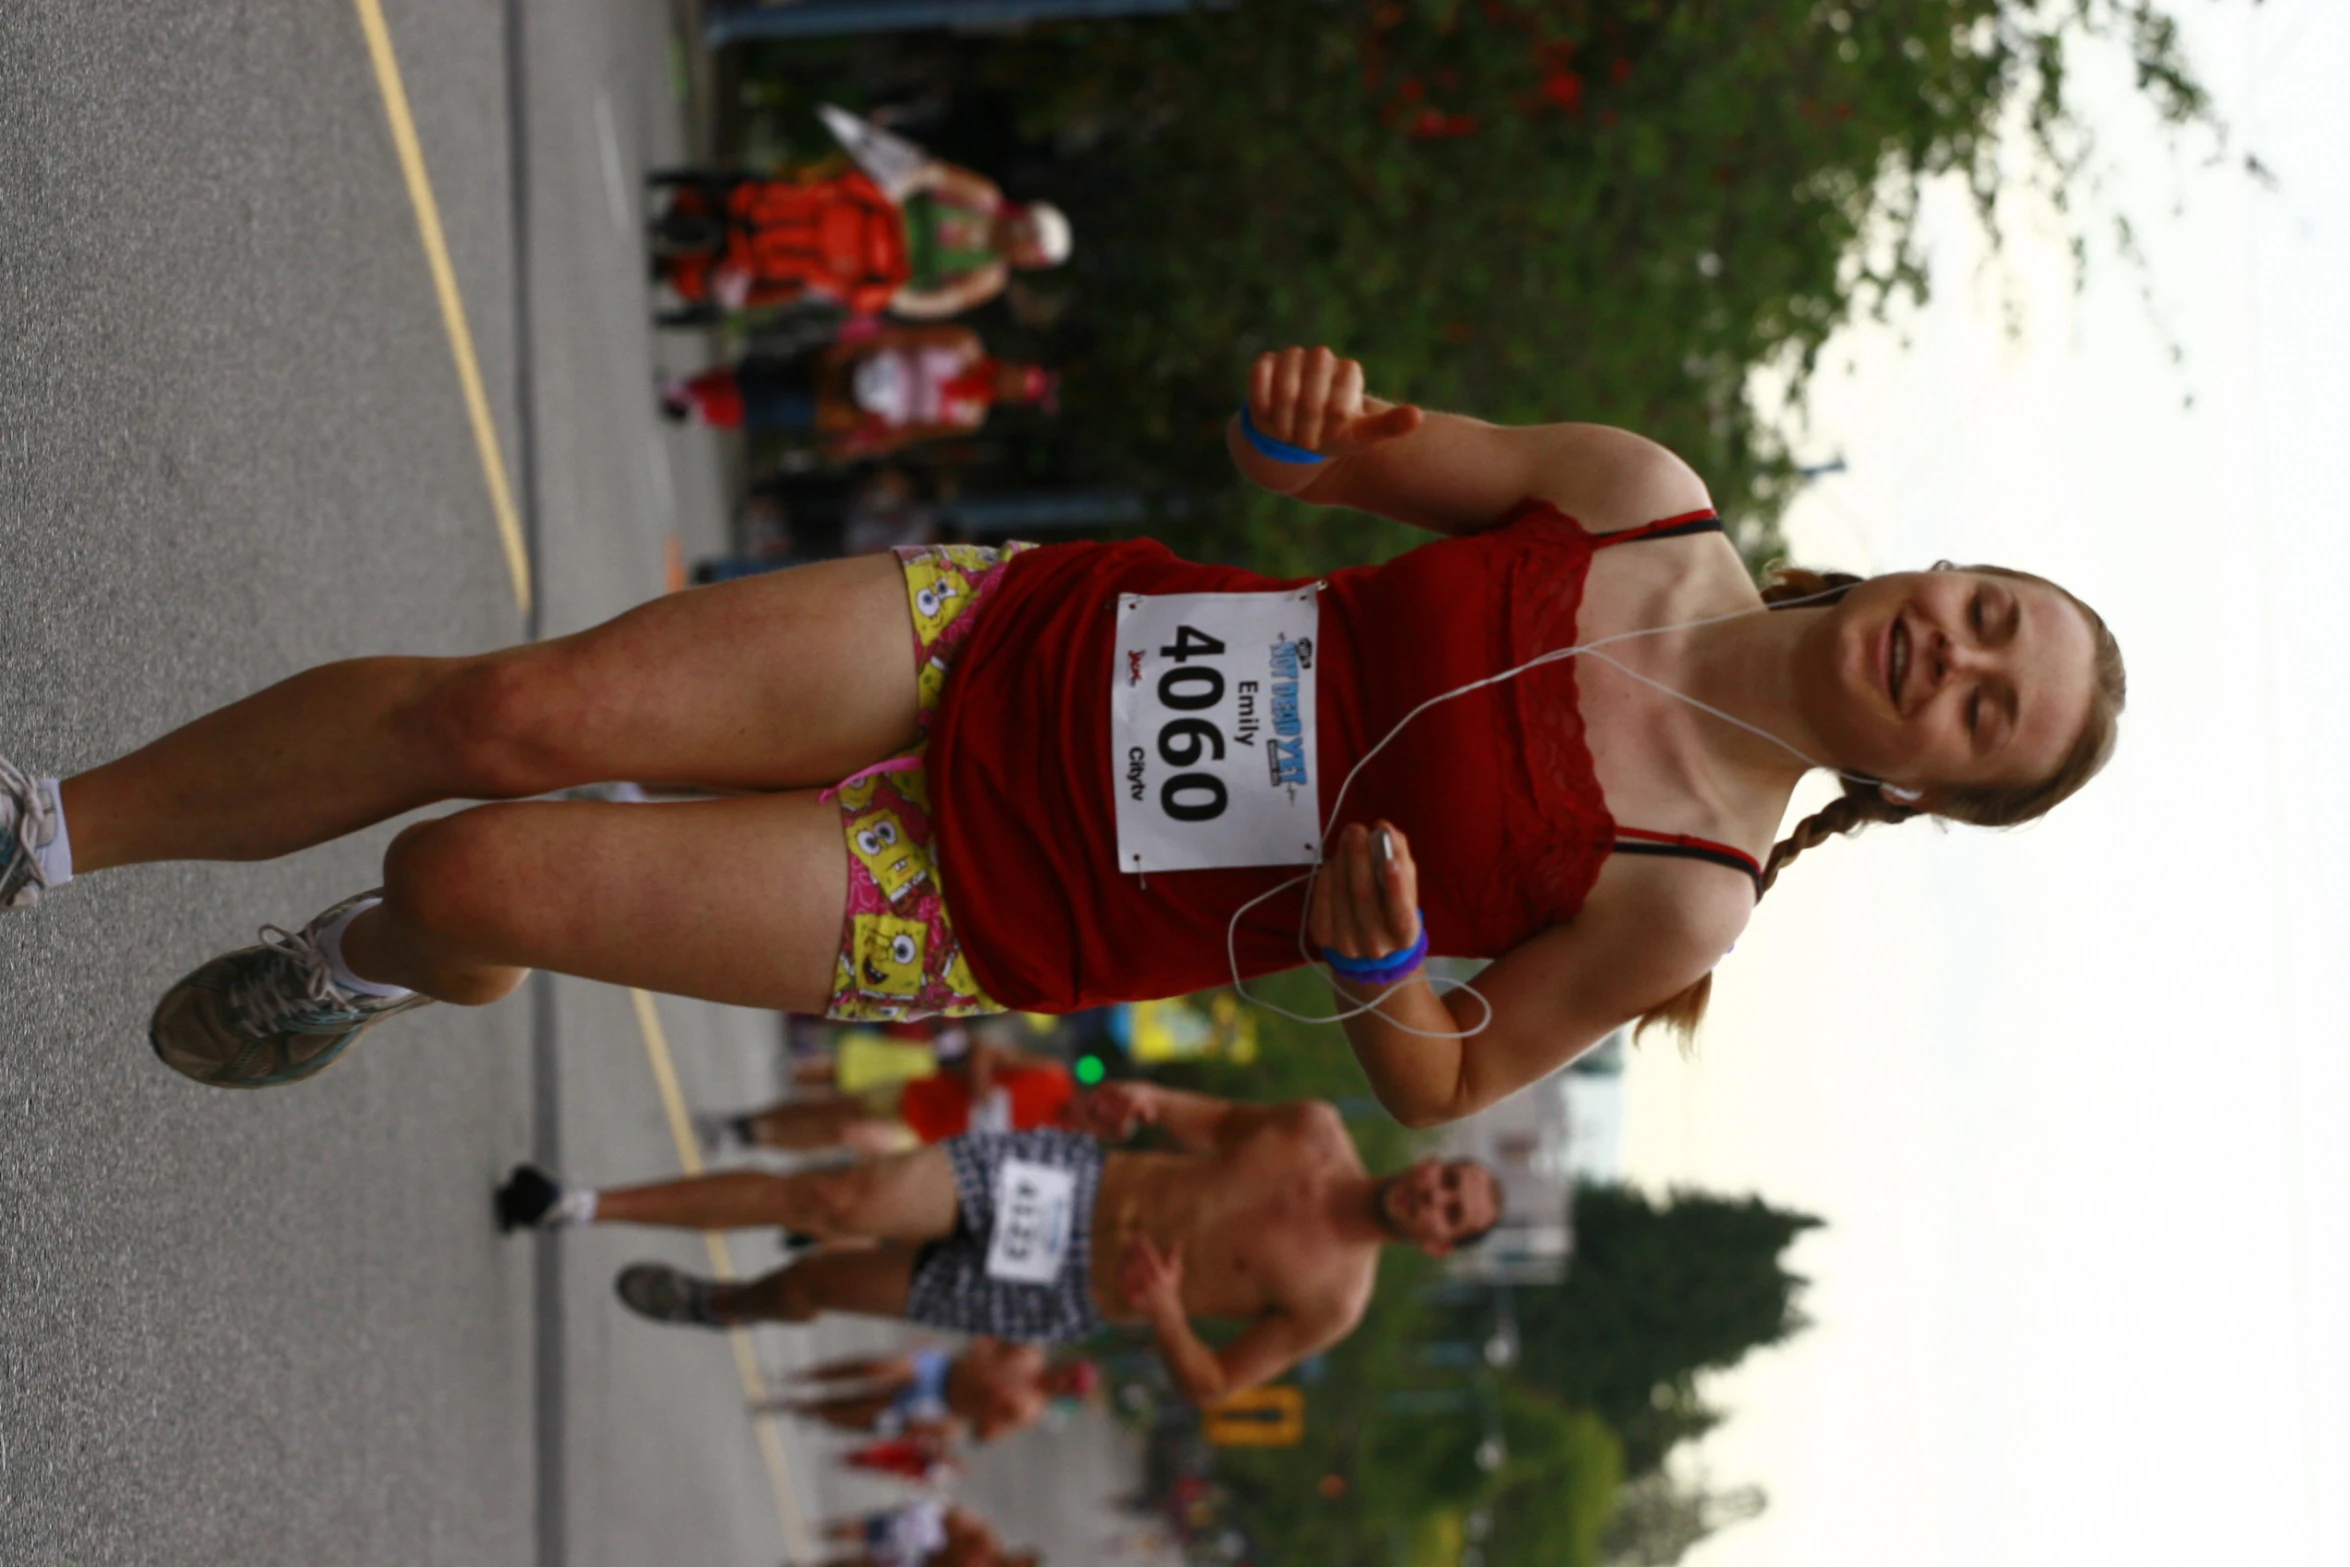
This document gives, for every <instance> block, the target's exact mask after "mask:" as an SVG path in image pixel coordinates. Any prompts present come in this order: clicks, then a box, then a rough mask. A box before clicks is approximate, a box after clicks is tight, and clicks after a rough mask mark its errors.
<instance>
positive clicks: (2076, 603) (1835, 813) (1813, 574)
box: [1635, 560, 2129, 1044]
mask: <svg viewBox="0 0 2350 1567" xmlns="http://www.w3.org/2000/svg"><path fill="white" fill-rule="evenodd" d="M1934 569H1935V570H1936V571H1974V572H1981V573H1983V574H1985V575H1988V576H1994V577H2006V578H2008V579H2010V580H2011V581H2018V582H2037V583H2039V584H2041V585H2042V586H2044V587H2048V588H2053V589H2055V591H2056V592H2058V593H2060V594H2063V595H2064V598H2065V600H2066V602H2068V603H2070V604H2071V605H2072V606H2073V608H2075V609H2077V610H2079V611H2080V612H2081V618H2082V619H2083V620H2085V621H2087V622H2088V623H2089V636H2090V641H2091V645H2092V647H2093V648H2094V653H2093V655H2092V656H2093V668H2092V671H2091V673H2092V677H2093V679H2092V685H2091V689H2090V693H2089V718H2088V722H2086V723H2085V724H2083V725H2082V726H2081V733H2080V737H2079V738H2078V739H2076V740H2075V741H2074V742H2073V744H2072V748H2071V749H2070V750H2069V751H2067V752H2066V753H2065V756H2064V760H2063V761H2061V762H2059V763H2058V764H2057V767H2056V770H2055V771H2054V772H2053V773H2051V774H2049V775H2048V776H2047V777H2046V778H2041V779H2036V780H2034V781H2033V782H2031V783H2026V784H1982V785H1976V786H1974V787H1971V788H1955V789H1937V790H1936V791H1935V803H1934V808H1933V811H1932V812H1931V814H1933V815H1936V816H1941V817H1946V818H1948V819H1949V820H1951V821H1958V822H1965V823H1968V824H1969V825H1971V826H1976V827H2014V826H2019V825H2021V824H2022V823H2024V822H2028V821H2033V820H2035V819H2037V818H2039V817H2041V816H2044V815H2046V814H2047V813H2048V812H2049V811H2051V810H2053V809H2055V808H2056V807H2057V806H2058V805H2060V804H2062V803H2063V802H2064V801H2065V800H2066V799H2068V798H2070V797H2071V796H2072V795H2073V794H2074V793H2075V792H2077V791H2078V790H2079V789H2080V787H2081V786H2082V785H2083V784H2085V783H2087V782H2088V781H2089V780H2090V779H2092V778H2094V777H2096V776H2097V774H2098V773H2099V772H2100V771H2101V770H2102V769H2103V768H2104V766H2105V764H2106V762H2107V761H2108V760H2109V759H2110V758H2111V757H2112V756H2113V745H2114V739H2115V736H2116V732H2117V730H2118V727H2119V720H2120V718H2121V712H2122V708H2123V706H2124V705H2125V704H2126V703H2127V702H2128V701H2129V677H2128V674H2127V672H2126V671H2125V670H2124V668H2123V666H2122V650H2121V644H2120V643H2119V642H2117V641H2115V640H2114V635H2113V632H2112V631H2110V630H2109V629H2107V627H2106V624H2105V621H2104V619H2103V618H2102V617H2100V616H2099V615H2098V613H2097V611H2095V610H2093V609H2091V608H2090V607H2089V606H2088V605H2086V604H2084V603H2082V602H2081V601H2080V600H2079V599H2078V598H2075V597H2074V596H2073V595H2072V594H2071V593H2069V592H2067V591H2066V590H2065V589H2064V588H2062V587H2058V586H2057V584H2055V583H2053V582H2050V581H2049V580H2048V579H2047V578H2046V577H2036V576H2034V575H2032V574H2031V573H2030V572H2028V571H2014V570H2011V569H2009V568H2008V567H2005V566H1963V567H1962V566H1954V565H1952V564H1951V563H1950V562H1949V561H1946V560H1941V561H1936V562H1935V563H1934ZM1860 581H1861V579H1860V578H1858V577H1856V576H1854V575H1852V574H1851V573H1850V572H1843V571H1826V572H1822V571H1807V570H1805V569H1803V568H1802V567H1800V566H1782V567H1781V568H1779V570H1778V572H1777V573H1776V574H1775V576H1774V578H1773V580H1772V581H1771V582H1770V584H1769V585H1768V586H1766V587H1765V588H1764V589H1763V590H1762V599H1763V602H1764V603H1765V604H1767V605H1770V606H1772V607H1773V608H1777V607H1779V606H1780V605H1784V604H1789V603H1792V602H1794V601H1796V600H1801V601H1803V602H1805V603H1808V604H1834V603H1837V602H1839V601H1840V600H1841V599H1842V598H1843V597H1844V595H1845V594H1846V593H1848V592H1850V591H1851V590H1852V589H1853V588H1855V587H1857V586H1858V585H1859V584H1860ZM1823 595H1832V596H1823ZM1927 814H1929V813H1928V812H1927V811H1926V810H1925V809H1923V808H1922V807H1920V806H1917V805H1904V804H1902V803H1900V802H1898V801H1896V800H1892V799H1890V798H1888V797H1887V796H1886V795H1885V793H1884V791H1883V790H1882V789H1881V788H1880V787H1879V786H1878V785H1877V784H1874V783H1868V782H1863V781H1862V780H1860V779H1857V778H1849V777H1848V778H1846V779H1845V780H1844V792H1843V793H1842V794H1840V795H1838V796H1837V797H1836V798H1835V799H1833V800H1830V801H1829V802H1828V803H1827V804H1826V805H1825V806H1823V807H1821V808H1820V809H1819V810H1816V811H1814V812H1812V813H1811V815H1809V816H1806V817H1805V818H1804V819H1803V820H1802V821H1800V822H1797V823H1796V824H1795V827H1794V830H1793V831H1791V832H1789V833H1788V834H1787V836H1786V837H1784V838H1782V839H1780V840H1779V841H1778V842H1777V843H1775V844H1773V845H1771V854H1770V858H1769V859H1767V860H1765V861H1764V862H1763V873H1762V885H1761V887H1760V889H1759V890H1758V892H1757V896H1758V897H1759V896H1760V895H1761V893H1765V892H1769V891H1770V890H1771V885H1772V883H1774V882H1776V881H1777V880H1778V879H1779V872H1780V871H1782V870H1784V869H1785V868H1786V867H1787V865H1788V864H1789V863H1790V862H1791V861H1793V860H1794V858H1795V857H1796V856H1797V855H1799V854H1801V853H1803V851H1804V850H1806V849H1816V848H1818V847H1819V846H1820V845H1821V844H1823V843H1825V842H1827V841H1828V840H1829V839H1830V838H1841V837H1843V836H1844V835H1845V834H1847V833H1855V832H1858V831H1860V830H1861V829H1862V828H1863V827H1867V826H1869V825H1871V824H1872V823H1878V822H1883V823H1888V824H1891V823H1899V822H1906V821H1908V820H1909V819H1910V818H1911V817H1913V816H1924V815H1927ZM1713 985H1714V977H1713V974H1712V972H1711V971H1710V970H1709V971H1707V972H1706V973H1705V974H1703V975H1701V976H1699V978H1698V980H1697V982H1696V983H1695V984H1693V985H1691V986H1689V987H1688V988H1687V989H1685V990H1683V991H1681V992H1680V993H1679V994H1678V995H1676V996H1674V997H1672V998H1671V999H1670V1000H1667V1001H1665V1002H1663V1003H1662V1004H1661V1005H1658V1006H1654V1007H1651V1008H1649V1009H1648V1010H1647V1011H1646V1012H1643V1013H1641V1014H1640V1018H1639V1023H1638V1027H1637V1029H1636V1030H1635V1033H1636V1035H1637V1034H1645V1033H1646V1032H1648V1030H1649V1029H1651V1028H1653V1027H1656V1026H1658V1025H1660V1024H1661V1025H1663V1026H1664V1027H1665V1028H1667V1029H1669V1030H1671V1031H1672V1032H1673V1033H1676V1034H1679V1035H1680V1036H1681V1038H1682V1041H1683V1043H1684V1044H1686V1043H1687V1041H1688V1040H1689V1038H1690V1036H1691V1035H1693V1034H1694V1033H1695V1032H1696V1030H1697V1025H1698V1023H1699V1022H1700V1021H1701V1020H1702V1019H1703V1018H1704V1017H1705V1009H1706V1003H1707V1002H1708V1001H1710V1000H1711V999H1712V998H1713Z"/></svg>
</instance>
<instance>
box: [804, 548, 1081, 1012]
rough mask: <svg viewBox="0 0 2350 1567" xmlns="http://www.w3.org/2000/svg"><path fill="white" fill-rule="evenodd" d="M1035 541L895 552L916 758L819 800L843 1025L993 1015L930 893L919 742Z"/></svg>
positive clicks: (833, 1007)
mask: <svg viewBox="0 0 2350 1567" xmlns="http://www.w3.org/2000/svg"><path fill="white" fill-rule="evenodd" d="M1035 547H1036V546H1035V545H1033V544H1021V543H1018V542H1014V543H1010V544H1006V545H1005V546H1004V547H1003V548H1001V549H988V548H984V547H982V546H980V545H976V544H929V545H920V546H909V547H908V548H905V549H901V550H899V551H898V565H899V568H900V569H901V570H902V571H904V573H905V577H906V604H907V607H908V608H909V609H911V610H912V611H913V615H914V667H915V670H916V671H917V673H916V676H915V694H916V702H917V713H916V722H917V725H918V726H919V733H920V735H921V739H920V740H919V741H917V742H916V744H915V747H914V749H913V750H911V751H909V752H907V753H906V754H905V755H903V756H897V757H892V758H891V759H890V760H888V761H886V762H882V763H879V764H877V765H876V766H873V767H868V768H866V769H865V770H864V771H862V772H860V773H857V774H855V775H854V776H852V777H851V778H849V779H848V780H847V781H846V782H845V783H842V784H840V785H838V786H837V787H835V788H832V789H828V790H826V791H825V794H826V795H827V796H828V797H831V798H835V799H837V800H838V801H839V802H840V819H841V831H842V833H843V834H844V835H845V836H846V837H847V839H848V845H849V897H848V907H847V908H846V909H845V910H844V911H843V912H842V916H841V935H840V957H839V960H838V961H837V962H836V963H835V964H834V965H833V983H832V998H831V1000H830V1002H829V1003H828V1004H827V1005H826V1006H825V1009H824V1015H825V1016H826V1017H829V1018H832V1019H835V1020H836V1021H839V1022H846V1023H881V1022H890V1021H896V1020H901V1019H906V1018H922V1017H973V1016H977V1015H979V1014H982V1013H987V1012H1001V1011H1002V1010H1003V1008H1002V1007H1000V1006H998V1005H997V1004H996V1003H995V1002H993V1001H991V1000H990V999H988V996H987V993H986V992H985V991H983V990H981V989H980V988H979V981H978V980H976V979H975V978H973V977H972V974H971V966H970V964H968V963H967V962H965V961H964V959H963V947H962V943H961V942H959V941H957V940H956V939H955V926H954V921H953V919H952V918H950V917H949V915H948V913H947V905H946V894H945V893H944V892H943V891H942V890H941V889H940V887H939V876H938V862H937V857H936V856H935V855H933V854H932V853H931V820H930V775H929V773H928V772H927V771H926V770H925V768H924V765H923V745H924V744H925V743H927V741H928V739H929V735H930V721H931V718H932V716H933V715H935V714H936V713H937V711H938V704H939V698H940V695H941V694H942V693H943V692H944V691H945V690H946V679H947V671H948V669H949V668H950V667H951V666H952V665H953V664H954V661H955V654H956V652H957V651H958V650H959V649H960V648H961V647H962V645H963V644H964V642H966V641H967V640H969V638H970V636H971V628H972V626H973V625H974V624H975V623H976V616H975V615H974V613H973V612H974V611H975V610H976V609H977V608H978V607H979V605H980V603H981V602H982V601H984V600H985V599H986V597H987V595H988V592H989V590H990V589H992V588H993V587H994V586H995V579H996V574H997V573H999V572H1001V571H1002V570H1003V569H1004V562H1006V561H1008V560H1010V559H1011V558H1012V557H1013V556H1015V555H1017V554H1019V553H1020V552H1021V551H1022V550H1030V549H1034V548H1035Z"/></svg>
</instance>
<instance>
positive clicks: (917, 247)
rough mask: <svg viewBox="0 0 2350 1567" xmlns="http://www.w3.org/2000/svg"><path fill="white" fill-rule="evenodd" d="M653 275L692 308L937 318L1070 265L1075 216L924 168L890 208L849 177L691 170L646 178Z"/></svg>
mask: <svg viewBox="0 0 2350 1567" xmlns="http://www.w3.org/2000/svg"><path fill="white" fill-rule="evenodd" d="M653 182H654V183H655V184H656V185H659V186H664V187H666V188H667V189H668V191H669V202H668V206H667V208H666V209H665V210H664V211H663V212H662V214H661V216H660V217H658V218H656V219H655V220H654V223H653V245H654V272H655V276H656V277H657V278H658V279H659V280H660V281H661V282H664V283H667V284H668V285H669V287H670V289H671V291H672V292H674V293H675V294H676V295H677V297H678V298H679V299H681V300H684V301H686V302H687V304H688V305H692V306H701V307H706V308H705V310H704V312H703V313H704V314H715V313H716V311H717V310H718V309H721V308H723V309H727V310H744V309H752V308H757V307H760V306H769V305H792V304H802V303H823V304H834V305H838V306H840V307H842V308H843V309H846V310H847V311H848V312H849V313H850V314H851V315H879V314H881V313H882V312H884V311H887V312H889V313H890V314H893V315H897V316H902V317H905V318H906V319H908V320H915V321H943V320H945V319H947V318H948V317H950V316H957V315H961V314H962V313H963V312H964V311H966V310H970V309H972V308H974V307H976V306H979V305H983V304H985V303H986V302H987V301H989V300H991V299H993V298H995V296H996V295H998V294H1000V293H1002V292H1003V291H1004V286H1005V284H1006V283H1008V282H1009V281H1010V280H1011V276H1012V270H1013V269H1014V268H1015V267H1019V268H1030V267H1052V266H1058V265H1060V264H1061V263H1062V262H1063V261H1066V260H1068V259H1069V251H1070V246H1071V237H1070V232H1069V220H1068V219H1067V218H1065V217H1063V216H1062V215H1061V212H1060V209H1059V208H1057V207H1054V206H1052V205H1050V204H1049V203H1046V202H1041V201H1037V202H1028V203H1020V202H1011V201H1006V200H1005V199H1004V193H1003V192H1002V191H1001V190H1000V189H998V188H997V187H996V184H995V182H994V181H993V180H990V179H988V178H987V177H986V176H985V175H981V174H974V173H973V172H972V171H970V170H969V169H963V168H957V167H956V166H955V165H953V164H951V163H943V162H940V161H938V160H936V159H932V160H930V161H928V162H926V163H924V164H923V165H922V166H921V168H920V169H919V170H918V171H917V172H916V173H915V174H914V176H913V177H912V179H911V180H910V181H909V182H908V184H907V187H906V194H905V195H904V196H903V197H902V198H901V199H899V200H895V201H893V200H892V199H891V198H890V197H889V195H888V194H886V193H885V192H884V191H883V190H882V188H881V187H880V186H879V185H877V184H875V183H874V181H873V179H872V177H871V176H870V175H868V174H866V173H865V172H864V171H863V170H861V169H852V170H850V171H848V172H847V173H844V174H837V175H834V176H832V177H830V178H824V179H751V178H746V177H743V176H738V175H727V174H719V173H711V172H703V171H698V170H676V171H671V172H668V173H663V174H659V175H656V176H654V181H653Z"/></svg>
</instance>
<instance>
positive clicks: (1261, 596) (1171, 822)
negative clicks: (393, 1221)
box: [1110, 589, 1321, 871]
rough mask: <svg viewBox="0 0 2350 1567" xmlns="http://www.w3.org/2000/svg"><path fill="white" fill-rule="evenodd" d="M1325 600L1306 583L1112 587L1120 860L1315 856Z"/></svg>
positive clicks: (1196, 863) (1169, 863)
mask: <svg viewBox="0 0 2350 1567" xmlns="http://www.w3.org/2000/svg"><path fill="white" fill-rule="evenodd" d="M1319 614H1320V611H1319V606H1318V605H1317V603H1316V601H1315V596H1314V593H1313V590H1312V589H1305V590H1302V591H1298V592H1279V593H1179V594H1162V595H1158V596H1155V597H1145V596H1142V595H1138V594H1130V595H1128V596H1127V597H1125V598H1122V599H1121V600H1120V601H1119V606H1118V633H1119V635H1118V660H1117V663H1118V667H1117V669H1116V670H1115V671H1114V673H1113V676H1112V680H1111V688H1110V726H1111V736H1112V745H1111V764H1112V770H1113V773H1114V775H1115V776H1114V779H1113V782H1114V786H1115V788H1116V790H1117V806H1118V861H1119V867H1120V869H1122V870H1129V871H1157V870H1198V869H1211V868H1215V867H1223V866H1243V865H1300V864H1306V863H1309V862H1311V861H1312V859H1313V857H1314V848H1315V845H1316V843H1317V842H1318V841H1319V831H1320V806H1321V801H1320V796H1319V792H1318V789H1317V788H1316V778H1315V772H1316V768H1315V765H1314V756H1313V733H1314V724H1313V719H1314V703H1313V679H1314V676H1313V660H1314V635H1315V632H1316V629H1317V622H1318V620H1319Z"/></svg>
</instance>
